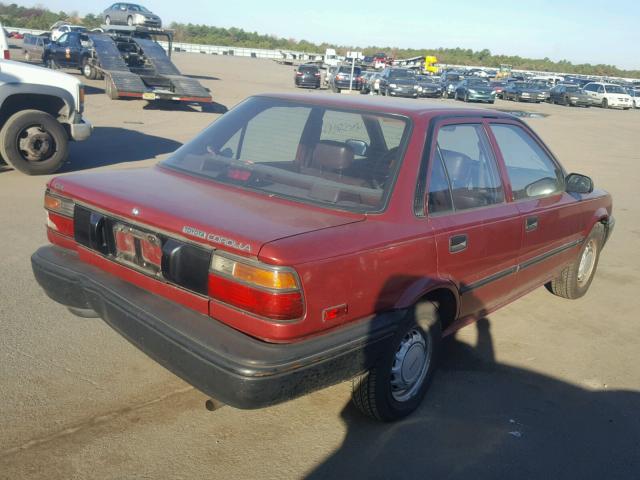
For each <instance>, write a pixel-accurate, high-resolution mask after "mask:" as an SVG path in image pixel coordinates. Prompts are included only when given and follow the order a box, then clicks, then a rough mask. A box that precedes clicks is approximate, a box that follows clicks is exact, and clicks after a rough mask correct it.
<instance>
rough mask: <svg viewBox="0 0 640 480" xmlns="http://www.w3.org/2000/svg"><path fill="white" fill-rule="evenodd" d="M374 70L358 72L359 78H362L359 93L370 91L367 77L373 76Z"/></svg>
mask: <svg viewBox="0 0 640 480" xmlns="http://www.w3.org/2000/svg"><path fill="white" fill-rule="evenodd" d="M374 73H375V72H373V71H369V72H367V71H364V72H362V73H361V74H360V78H362V88H361V89H360V93H361V94H363V95H365V94H368V93H371V86H370V85H369V79H370V78H371V77H372V76H373V74H374Z"/></svg>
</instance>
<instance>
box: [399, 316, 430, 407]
mask: <svg viewBox="0 0 640 480" xmlns="http://www.w3.org/2000/svg"><path fill="white" fill-rule="evenodd" d="M430 361H431V345H430V342H428V341H427V340H425V337H424V335H423V334H422V332H420V331H419V330H418V329H417V328H414V329H412V330H410V331H409V332H408V333H407V334H406V335H405V336H404V338H403V339H402V341H401V342H400V346H399V347H398V350H397V352H396V355H395V358H394V361H393V365H392V367H391V394H392V395H393V398H394V399H395V400H396V401H398V402H406V401H407V400H409V399H411V398H412V397H413V396H414V395H415V394H416V393H417V392H418V390H420V387H421V385H422V383H423V382H424V379H425V376H426V375H427V370H428V369H429V363H430Z"/></svg>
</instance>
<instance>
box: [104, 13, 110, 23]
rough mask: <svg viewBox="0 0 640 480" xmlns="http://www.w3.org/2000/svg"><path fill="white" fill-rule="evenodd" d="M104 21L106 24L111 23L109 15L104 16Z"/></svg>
mask: <svg viewBox="0 0 640 480" xmlns="http://www.w3.org/2000/svg"><path fill="white" fill-rule="evenodd" d="M104 23H105V24H107V25H111V17H110V16H109V15H107V16H106V17H104Z"/></svg>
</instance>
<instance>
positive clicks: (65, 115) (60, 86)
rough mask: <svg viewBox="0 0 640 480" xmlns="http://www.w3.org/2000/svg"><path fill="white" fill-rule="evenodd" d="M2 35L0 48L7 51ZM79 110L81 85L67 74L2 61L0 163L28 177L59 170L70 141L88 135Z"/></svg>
mask: <svg viewBox="0 0 640 480" xmlns="http://www.w3.org/2000/svg"><path fill="white" fill-rule="evenodd" d="M3 30H4V29H2V26H1V25H0V49H2V50H4V49H6V50H7V51H8V46H7V40H6V37H5V35H4V31H3ZM5 57H6V56H5ZM83 107H84V88H83V85H82V83H81V82H80V81H79V80H77V79H76V78H74V77H72V76H71V75H68V74H66V73H62V72H57V71H52V70H49V69H46V68H42V67H36V66H33V65H28V64H26V63H21V62H14V61H11V60H3V59H0V164H1V163H4V162H6V163H9V164H11V165H12V166H13V167H14V168H15V169H16V170H20V171H21V172H23V173H26V174H28V175H40V174H49V173H53V172H55V171H56V170H58V169H59V168H60V167H61V166H62V164H63V163H64V162H65V161H66V159H67V156H68V152H69V147H68V142H69V140H77V141H80V140H85V139H87V138H88V137H89V136H90V135H91V124H90V123H89V122H87V121H85V120H84V119H83V118H82V111H83Z"/></svg>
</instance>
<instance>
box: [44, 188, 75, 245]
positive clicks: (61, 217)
mask: <svg viewBox="0 0 640 480" xmlns="http://www.w3.org/2000/svg"><path fill="white" fill-rule="evenodd" d="M44 208H45V209H46V210H47V227H49V228H50V229H51V230H53V231H55V232H57V233H60V234H61V235H65V236H67V237H73V230H74V229H73V213H74V211H75V203H74V202H73V200H71V199H69V198H65V197H61V196H59V195H55V194H52V193H50V192H46V193H45V195H44Z"/></svg>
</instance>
